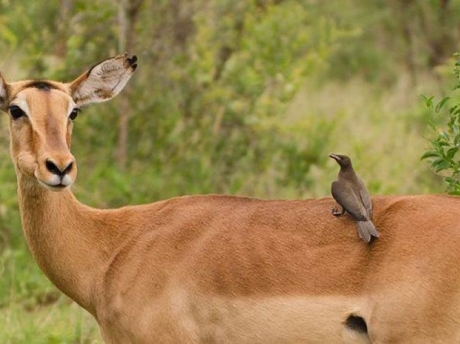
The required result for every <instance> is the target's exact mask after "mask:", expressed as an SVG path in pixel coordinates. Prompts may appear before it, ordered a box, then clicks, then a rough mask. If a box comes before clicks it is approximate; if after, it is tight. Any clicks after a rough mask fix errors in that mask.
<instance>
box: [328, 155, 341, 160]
mask: <svg viewBox="0 0 460 344" xmlns="http://www.w3.org/2000/svg"><path fill="white" fill-rule="evenodd" d="M329 158H332V159H334V160H335V161H339V160H340V158H339V156H338V155H337V154H329Z"/></svg>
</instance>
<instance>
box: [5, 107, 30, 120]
mask: <svg viewBox="0 0 460 344" xmlns="http://www.w3.org/2000/svg"><path fill="white" fill-rule="evenodd" d="M8 110H9V111H10V114H11V117H13V119H14V120H17V119H18V118H21V117H23V116H26V113H25V112H24V111H22V110H21V108H20V107H19V106H17V105H11V106H10V107H9V108H8Z"/></svg>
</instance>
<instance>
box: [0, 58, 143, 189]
mask: <svg viewBox="0 0 460 344" xmlns="http://www.w3.org/2000/svg"><path fill="white" fill-rule="evenodd" d="M136 61H137V58H136V57H135V56H133V57H132V58H129V57H128V55H127V54H124V55H120V56H117V57H114V58H111V59H108V60H105V61H103V62H101V63H99V64H97V65H95V66H94V67H92V68H91V69H90V70H88V71H87V72H85V73H84V74H82V75H80V76H79V77H78V78H77V79H75V80H74V81H72V82H69V83H61V82H56V81H50V80H45V81H41V80H39V81H37V80H26V81H18V82H12V83H7V82H6V81H5V79H4V78H3V76H2V75H0V108H1V110H3V111H5V112H7V113H8V115H9V121H10V136H11V144H10V148H11V156H12V159H13V162H14V164H15V167H16V171H17V173H20V174H21V175H24V176H27V177H29V178H31V179H33V180H36V181H38V182H39V183H40V184H41V185H44V186H45V187H47V188H49V189H52V190H60V189H63V188H65V187H67V186H70V185H72V184H73V182H74V181H75V178H76V175H77V165H76V162H75V158H74V157H73V155H72V154H71V152H70V141H71V134H72V125H73V121H74V120H75V118H76V117H77V115H78V112H79V109H80V107H81V106H84V105H87V104H90V103H95V102H102V101H106V100H109V99H111V98H113V97H115V96H116V95H117V94H118V93H119V92H120V91H121V90H122V89H123V88H124V86H125V85H126V83H127V82H128V80H129V79H130V77H131V75H132V74H133V72H134V70H135V69H136V67H137V64H136Z"/></svg>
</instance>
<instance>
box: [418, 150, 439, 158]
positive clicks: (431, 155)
mask: <svg viewBox="0 0 460 344" xmlns="http://www.w3.org/2000/svg"><path fill="white" fill-rule="evenodd" d="M440 156H441V155H440V154H439V153H438V152H436V151H428V152H426V153H425V154H423V155H422V157H421V158H420V159H421V160H423V159H428V158H435V157H440Z"/></svg>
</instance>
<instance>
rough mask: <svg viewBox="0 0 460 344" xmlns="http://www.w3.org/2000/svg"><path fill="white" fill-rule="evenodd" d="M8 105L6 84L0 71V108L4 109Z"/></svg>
mask: <svg viewBox="0 0 460 344" xmlns="http://www.w3.org/2000/svg"><path fill="white" fill-rule="evenodd" d="M7 107H8V85H7V83H6V82H5V79H3V75H2V74H1V73H0V110H2V111H6V110H7Z"/></svg>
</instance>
